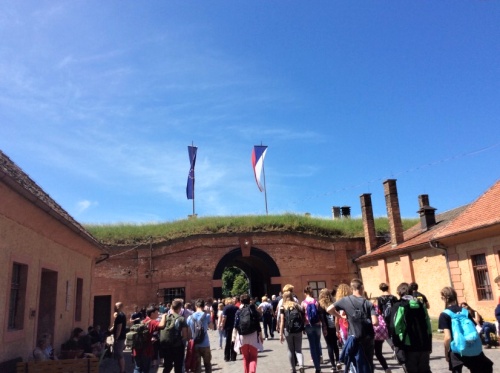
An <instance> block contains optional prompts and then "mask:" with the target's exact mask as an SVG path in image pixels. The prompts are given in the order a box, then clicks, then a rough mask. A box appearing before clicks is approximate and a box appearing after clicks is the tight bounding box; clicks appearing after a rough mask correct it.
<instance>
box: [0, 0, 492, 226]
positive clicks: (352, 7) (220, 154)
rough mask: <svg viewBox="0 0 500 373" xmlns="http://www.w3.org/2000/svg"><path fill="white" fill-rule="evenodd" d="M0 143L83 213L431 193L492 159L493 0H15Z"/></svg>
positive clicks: (469, 192)
mask: <svg viewBox="0 0 500 373" xmlns="http://www.w3.org/2000/svg"><path fill="white" fill-rule="evenodd" d="M2 8H3V9H2V12H1V14H0V35H1V40H2V41H1V43H0V55H1V58H0V149H2V151H4V152H5V153H6V154H7V155H8V156H9V157H10V158H11V159H12V160H13V161H14V162H16V163H17V164H18V165H19V166H20V167H21V168H22V169H23V170H24V171H25V172H26V173H27V174H28V175H30V176H31V177H32V178H33V179H34V180H35V181H36V182H37V183H38V184H39V185H40V186H41V187H42V188H43V189H44V190H45V191H46V192H47V193H48V194H49V195H51V197H52V198H54V199H55V200H56V201H57V202H58V203H59V204H60V205H61V206H62V207H63V208H64V209H66V210H67V211H68V212H69V213H70V214H71V215H72V216H73V217H75V219H77V220H78V221H80V222H82V223H118V222H136V223H144V222H160V221H172V220H178V219H183V218H185V217H186V216H187V215H188V214H191V213H192V204H191V201H189V200H187V199H186V195H185V188H186V180H187V175H188V171H189V158H188V152H187V146H188V145H190V144H191V142H194V144H195V145H196V146H198V158H197V165H196V213H198V214H199V215H200V216H213V215H242V214H263V213H265V207H264V195H263V193H260V192H259V190H258V188H257V186H256V183H255V180H254V177H253V171H252V168H251V163H250V156H251V150H252V146H253V145H255V144H260V143H261V142H262V143H263V144H265V145H268V146H269V149H268V152H267V156H266V159H265V170H266V182H267V196H268V205H269V212H270V213H284V212H294V213H300V214H303V213H305V212H309V213H311V214H312V215H314V216H321V217H329V216H331V206H334V205H339V206H342V205H348V206H352V214H353V215H354V216H359V215H360V203H359V196H360V195H361V194H362V193H372V199H373V204H374V212H375V215H377V216H383V215H385V214H386V211H385V202H384V195H383V188H382V181H383V180H385V179H387V178H395V179H397V180H398V192H399V197H400V206H401V212H402V215H403V216H404V217H416V216H417V214H416V211H417V210H418V202H417V196H418V195H419V194H423V193H427V194H429V197H430V201H431V205H432V206H433V207H436V208H437V209H438V211H437V212H438V213H439V212H443V211H446V210H448V209H451V208H454V207H457V206H460V205H463V204H466V203H469V202H472V201H473V200H474V199H476V198H477V197H478V196H479V195H481V194H482V193H483V192H484V191H485V190H487V189H488V188H489V187H490V186H491V185H492V184H493V183H494V182H495V181H496V180H498V179H499V173H498V165H499V164H500V121H499V119H500V104H499V103H500V42H499V40H500V22H499V19H500V2H498V1H475V2H456V1H413V2H398V1H391V2H389V1H376V2H375V1H372V2H361V1H349V2H346V1H331V0H328V1H326V0H325V1H314V2H306V1H286V2H285V1H234V0H232V1H197V2H194V1H186V0H183V1H149V2H139V1H76V0H75V1H57V0H50V1H13V2H7V3H5V4H3V5H2Z"/></svg>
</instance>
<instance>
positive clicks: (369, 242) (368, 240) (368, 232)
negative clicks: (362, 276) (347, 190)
mask: <svg viewBox="0 0 500 373" xmlns="http://www.w3.org/2000/svg"><path fill="white" fill-rule="evenodd" d="M371 196H372V195H371V194H370V193H365V194H362V195H361V196H360V197H359V198H360V200H361V214H362V216H363V229H364V231H365V246H366V253H367V254H369V253H371V252H372V250H374V249H375V246H376V245H377V236H376V233H375V219H374V218H373V207H372V197H371Z"/></svg>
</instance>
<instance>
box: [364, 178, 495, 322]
mask: <svg viewBox="0 0 500 373" xmlns="http://www.w3.org/2000/svg"><path fill="white" fill-rule="evenodd" d="M384 193H385V198H386V205H387V214H388V218H389V223H390V224H389V225H390V229H391V241H390V242H388V243H386V244H384V245H381V246H379V245H377V241H376V240H377V237H376V236H375V230H374V228H373V227H372V226H373V213H372V212H371V196H370V195H368V194H364V195H362V196H361V206H362V213H363V222H364V225H365V239H366V254H365V255H363V256H361V257H360V258H358V259H357V260H356V263H357V264H358V266H359V268H360V272H361V275H362V278H363V281H364V283H365V288H366V290H367V292H368V293H369V294H371V295H372V296H376V295H379V294H380V291H379V290H378V285H379V283H380V282H386V283H388V284H390V285H391V291H392V292H393V293H395V291H396V287H397V285H398V284H399V283H401V282H403V281H404V282H412V281H415V282H417V283H418V284H419V291H421V292H422V293H424V294H425V295H426V296H427V298H428V299H429V302H430V305H431V308H430V310H429V314H430V315H431V316H433V317H437V316H438V315H439V313H440V312H441V311H442V310H443V309H444V304H443V301H442V300H441V298H440V290H441V289H442V288H443V287H444V286H450V284H452V286H453V287H454V288H455V289H456V290H457V293H458V296H459V301H467V302H468V303H469V304H470V305H471V306H472V307H473V308H475V309H477V310H478V311H479V313H481V314H482V315H483V317H484V318H485V319H487V320H493V319H494V315H493V310H494V308H495V306H496V304H497V303H498V302H497V301H496V300H497V299H498V298H499V296H500V290H498V289H497V287H496V286H494V284H493V279H494V278H495V277H496V276H498V274H499V273H500V181H498V182H496V183H495V185H493V186H492V187H491V188H490V189H489V190H487V191H486V192H485V193H484V194H483V195H482V196H480V197H479V198H478V199H477V200H476V201H474V202H473V203H471V204H470V205H466V206H462V207H458V208H456V209H453V210H450V211H447V212H444V213H442V214H438V215H436V214H435V211H436V209H435V208H433V207H431V206H430V205H429V197H428V196H427V195H421V196H419V197H418V202H419V211H418V213H419V215H420V224H417V225H416V226H414V227H412V228H410V229H408V230H406V231H403V229H402V225H401V216H400V213H399V201H398V196H397V189H396V180H387V181H385V182H384ZM492 284H493V285H492Z"/></svg>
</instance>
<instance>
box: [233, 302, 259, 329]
mask: <svg viewBox="0 0 500 373" xmlns="http://www.w3.org/2000/svg"><path fill="white" fill-rule="evenodd" d="M235 327H236V330H238V333H239V334H240V335H247V334H252V333H254V332H256V331H257V330H258V329H259V314H258V311H257V310H256V309H255V307H253V306H248V305H245V306H244V307H243V308H241V309H240V310H239V312H238V313H237V317H236V321H235Z"/></svg>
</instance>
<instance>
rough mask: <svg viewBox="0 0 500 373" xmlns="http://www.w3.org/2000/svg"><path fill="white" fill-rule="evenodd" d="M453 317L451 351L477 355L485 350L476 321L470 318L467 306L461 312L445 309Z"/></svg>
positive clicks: (463, 354) (464, 354) (462, 354)
mask: <svg viewBox="0 0 500 373" xmlns="http://www.w3.org/2000/svg"><path fill="white" fill-rule="evenodd" d="M444 313H446V314H447V315H448V316H450V317H451V333H452V336H453V340H452V341H451V344H450V347H451V351H453V352H454V353H456V354H459V355H461V356H477V355H479V354H480V353H481V351H483V345H482V343H481V338H480V337H479V334H478V332H477V330H476V326H475V325H474V322H473V321H472V320H471V319H469V311H467V310H466V309H465V308H463V309H462V311H461V312H459V313H453V312H451V311H450V310H448V309H446V310H444Z"/></svg>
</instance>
